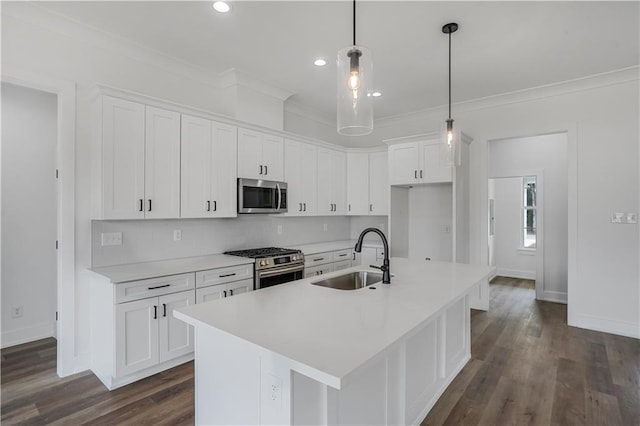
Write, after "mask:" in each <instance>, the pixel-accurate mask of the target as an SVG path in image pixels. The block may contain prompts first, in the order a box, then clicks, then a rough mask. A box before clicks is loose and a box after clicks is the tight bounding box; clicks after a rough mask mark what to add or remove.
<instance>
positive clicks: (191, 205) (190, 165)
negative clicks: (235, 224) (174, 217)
mask: <svg viewBox="0 0 640 426" xmlns="http://www.w3.org/2000/svg"><path fill="white" fill-rule="evenodd" d="M181 133H182V136H181V139H182V144H181V158H182V159H181V163H182V166H181V176H182V184H181V185H182V191H181V199H182V201H181V209H182V211H181V217H185V218H186V217H209V214H210V210H211V208H210V204H211V203H210V197H211V180H212V179H211V158H212V156H213V152H212V147H211V122H210V121H209V120H205V119H203V118H198V117H191V116H188V115H182V130H181ZM207 207H209V211H207Z"/></svg>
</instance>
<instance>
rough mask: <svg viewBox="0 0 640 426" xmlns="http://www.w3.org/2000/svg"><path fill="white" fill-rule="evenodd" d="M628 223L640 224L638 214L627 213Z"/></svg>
mask: <svg viewBox="0 0 640 426" xmlns="http://www.w3.org/2000/svg"><path fill="white" fill-rule="evenodd" d="M627 223H638V213H627Z"/></svg>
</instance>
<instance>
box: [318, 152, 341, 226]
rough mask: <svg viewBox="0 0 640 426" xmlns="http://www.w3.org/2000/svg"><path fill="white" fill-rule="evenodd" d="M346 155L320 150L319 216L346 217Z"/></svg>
mask: <svg viewBox="0 0 640 426" xmlns="http://www.w3.org/2000/svg"><path fill="white" fill-rule="evenodd" d="M346 163H347V161H346V155H345V153H343V152H339V151H334V150H332V149H325V148H318V197H317V200H318V205H317V209H318V214H319V215H344V214H346V210H347V206H346V204H347V203H346V199H347V191H346V185H347V182H346Z"/></svg>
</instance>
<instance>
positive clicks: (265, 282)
mask: <svg viewBox="0 0 640 426" xmlns="http://www.w3.org/2000/svg"><path fill="white" fill-rule="evenodd" d="M302 272H303V271H296V272H287V273H285V274H280V275H275V276H273V277H262V278H259V280H260V282H259V283H258V288H266V287H272V286H274V285H278V284H284V283H288V282H290V281H295V280H301V279H302Z"/></svg>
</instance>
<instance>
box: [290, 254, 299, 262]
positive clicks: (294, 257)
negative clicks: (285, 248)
mask: <svg viewBox="0 0 640 426" xmlns="http://www.w3.org/2000/svg"><path fill="white" fill-rule="evenodd" d="M291 260H292V261H294V262H295V261H296V260H298V256H296V255H295V254H294V255H293V256H291Z"/></svg>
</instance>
